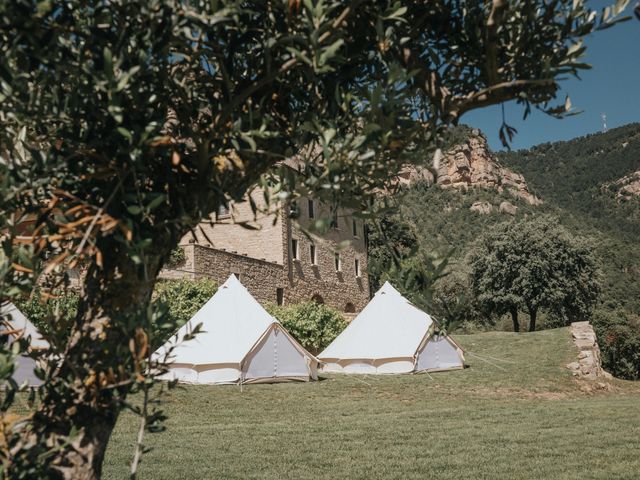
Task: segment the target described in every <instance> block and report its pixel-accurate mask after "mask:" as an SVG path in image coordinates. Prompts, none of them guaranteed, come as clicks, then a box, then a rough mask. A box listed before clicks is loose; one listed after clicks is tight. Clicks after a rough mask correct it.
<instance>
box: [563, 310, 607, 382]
mask: <svg viewBox="0 0 640 480" xmlns="http://www.w3.org/2000/svg"><path fill="white" fill-rule="evenodd" d="M571 336H572V338H573V342H574V343H575V345H576V347H578V351H579V353H578V360H577V361H575V362H571V363H570V364H568V365H567V368H568V369H569V370H571V371H572V372H573V375H574V376H576V377H579V378H582V379H585V380H602V379H610V378H612V377H611V374H610V373H607V372H605V371H604V370H603V369H602V361H601V358H600V347H599V346H598V339H597V338H596V332H594V330H593V327H592V326H591V324H590V323H589V322H573V323H572V324H571ZM601 388H605V387H601Z"/></svg>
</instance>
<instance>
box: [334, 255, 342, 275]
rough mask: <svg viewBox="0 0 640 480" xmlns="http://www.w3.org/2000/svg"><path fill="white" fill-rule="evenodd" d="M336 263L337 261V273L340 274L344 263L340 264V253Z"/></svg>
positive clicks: (336, 257)
mask: <svg viewBox="0 0 640 480" xmlns="http://www.w3.org/2000/svg"><path fill="white" fill-rule="evenodd" d="M335 261H336V272H339V271H340V270H342V263H341V262H340V254H339V253H336V256H335Z"/></svg>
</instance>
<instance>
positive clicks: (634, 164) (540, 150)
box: [498, 123, 640, 241]
mask: <svg viewBox="0 0 640 480" xmlns="http://www.w3.org/2000/svg"><path fill="white" fill-rule="evenodd" d="M498 158H499V160H500V161H501V162H502V163H504V164H506V165H508V166H510V167H511V168H512V169H514V170H516V171H518V172H520V173H522V174H523V175H524V177H525V178H526V179H527V182H528V184H529V186H530V188H531V189H533V190H534V191H535V192H536V193H537V194H538V195H540V196H541V197H542V198H543V199H544V200H545V201H546V202H549V203H552V204H554V205H556V206H558V207H560V208H562V209H565V210H567V211H568V212H571V213H573V214H575V215H576V216H577V217H579V218H580V219H581V220H583V221H586V222H589V223H590V224H592V225H593V226H595V227H597V228H598V229H600V230H603V231H606V232H607V233H609V234H612V235H615V236H622V237H626V238H627V239H629V240H636V241H637V240H638V238H639V235H640V208H639V204H638V199H640V196H636V197H635V198H634V195H627V196H622V195H619V192H620V188H621V187H622V186H623V185H621V184H618V183H616V182H617V181H618V180H620V179H621V178H623V177H625V176H629V175H631V174H633V173H634V172H637V171H640V123H633V124H630V125H626V126H624V127H620V128H616V129H613V130H610V131H608V132H607V133H597V134H592V135H588V136H586V137H580V138H576V139H573V140H570V141H567V142H555V143H545V144H542V145H538V146H536V147H533V148H531V149H529V150H520V151H517V152H510V153H501V154H499V155H498ZM639 193H640V192H639Z"/></svg>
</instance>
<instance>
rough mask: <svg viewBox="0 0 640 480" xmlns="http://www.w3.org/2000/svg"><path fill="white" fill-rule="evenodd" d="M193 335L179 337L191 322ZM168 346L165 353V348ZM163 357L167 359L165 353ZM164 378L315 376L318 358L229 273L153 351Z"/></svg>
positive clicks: (224, 380) (278, 379)
mask: <svg viewBox="0 0 640 480" xmlns="http://www.w3.org/2000/svg"><path fill="white" fill-rule="evenodd" d="M200 323H201V324H202V327H201V331H200V333H198V334H197V335H195V338H192V339H190V340H187V341H183V338H184V337H185V335H187V334H188V333H189V332H192V331H193V330H194V328H195V327H196V325H198V324H200ZM171 347H174V348H173V350H172V351H171V352H170V353H169V349H170V348H171ZM165 357H167V358H165ZM153 358H154V360H156V361H166V363H168V364H169V372H168V373H167V374H165V375H164V378H165V379H167V380H173V379H177V380H178V381H180V382H184V383H194V384H216V383H258V382H281V381H287V380H302V381H308V380H310V379H313V380H317V378H318V375H317V371H318V360H317V359H316V358H315V357H314V356H313V355H311V354H310V353H309V352H307V351H306V350H305V349H304V348H302V346H300V344H299V343H298V342H297V341H296V340H295V339H294V338H293V337H292V336H291V335H289V333H288V332H287V331H286V330H285V329H284V327H283V326H282V325H281V324H280V322H278V320H276V319H275V318H274V317H272V316H271V315H269V313H267V311H266V310H265V309H264V308H262V306H261V305H260V304H259V303H258V302H257V301H256V299H255V298H253V297H252V296H251V294H250V293H249V292H248V291H247V289H246V288H245V287H244V286H243V285H242V284H241V283H240V281H239V280H238V279H237V278H236V276H235V275H231V276H230V277H229V279H228V280H227V281H226V282H225V283H224V284H223V285H222V286H220V288H219V289H218V291H217V292H216V293H215V295H214V296H213V297H211V299H210V300H209V301H208V302H207V303H206V304H205V305H204V306H203V307H202V308H201V309H200V310H199V311H198V312H197V313H196V314H195V315H194V316H193V317H192V318H191V319H190V320H189V321H188V322H187V323H186V324H185V325H184V326H182V328H180V329H179V330H178V332H177V333H176V334H175V335H174V336H173V337H172V338H171V339H170V340H169V341H168V342H167V343H165V345H163V346H162V347H160V348H159V349H158V350H156V352H155V353H154V356H153Z"/></svg>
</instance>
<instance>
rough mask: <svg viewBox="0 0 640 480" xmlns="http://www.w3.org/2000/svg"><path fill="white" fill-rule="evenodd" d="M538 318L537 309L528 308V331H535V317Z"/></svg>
mask: <svg viewBox="0 0 640 480" xmlns="http://www.w3.org/2000/svg"><path fill="white" fill-rule="evenodd" d="M537 316H538V309H537V308H535V307H529V331H530V332H535V331H536V317H537Z"/></svg>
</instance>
